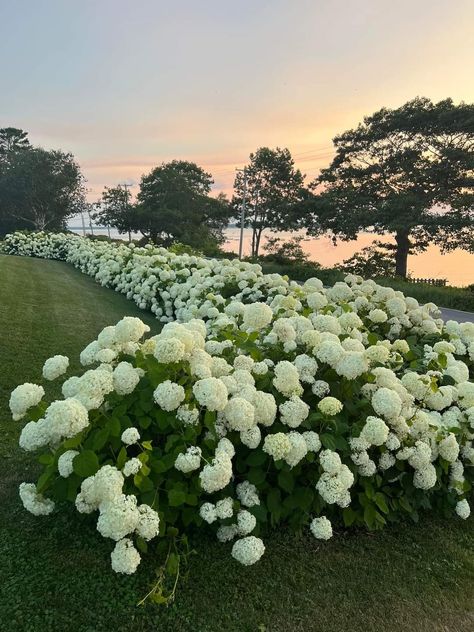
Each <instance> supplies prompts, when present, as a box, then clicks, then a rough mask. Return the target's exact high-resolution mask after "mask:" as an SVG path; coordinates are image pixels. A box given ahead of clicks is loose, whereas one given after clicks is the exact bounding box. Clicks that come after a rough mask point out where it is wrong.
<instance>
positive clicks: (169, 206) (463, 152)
mask: <svg viewBox="0 0 474 632" xmlns="http://www.w3.org/2000/svg"><path fill="white" fill-rule="evenodd" d="M333 142H334V151H335V156H334V158H333V160H332V162H331V163H330V165H328V167H326V168H324V169H322V170H321V173H320V174H319V175H318V176H317V177H316V178H315V179H314V180H313V181H311V182H309V183H307V182H306V180H305V175H304V174H303V173H301V171H300V170H299V169H297V168H296V167H295V164H294V160H293V158H292V156H291V153H290V151H289V150H288V149H286V148H276V149H272V148H268V147H261V148H259V149H257V150H256V151H255V152H254V153H252V154H250V157H249V161H248V163H247V165H246V166H245V168H244V169H243V170H241V171H239V172H237V173H236V178H235V182H234V194H233V197H232V199H230V200H229V199H228V198H227V197H226V196H225V195H224V194H223V193H220V194H218V195H217V196H215V195H211V189H212V186H213V184H214V181H213V178H212V175H211V174H210V173H207V172H206V171H205V170H204V169H203V168H201V167H199V166H198V165H196V164H195V163H192V162H188V161H183V160H173V161H171V162H168V163H163V164H161V165H159V166H157V167H156V168H154V169H153V170H152V171H151V172H150V173H148V174H145V175H143V176H142V178H141V181H140V187H139V191H138V194H137V195H136V198H135V199H134V200H133V199H132V196H131V193H130V191H129V189H128V188H127V186H125V185H119V186H116V187H106V188H105V189H104V191H103V193H102V196H101V199H100V200H99V201H98V202H97V203H95V204H93V205H91V204H89V203H87V202H86V200H85V195H84V191H85V186H84V178H83V176H82V175H81V172H80V169H79V166H78V165H77V163H76V162H75V161H74V159H73V157H72V155H71V154H68V153H64V152H62V151H46V150H44V149H42V148H38V147H33V146H31V145H30V143H29V141H28V138H27V134H26V133H25V132H23V131H22V130H18V129H15V128H4V129H2V130H0V232H1V233H3V234H4V233H6V232H8V231H11V230H14V229H18V228H25V229H34V230H44V229H46V230H59V229H64V228H65V226H66V220H67V218H68V217H71V216H72V215H74V214H77V213H78V212H81V211H88V212H90V213H91V214H92V216H93V217H94V219H95V220H96V221H98V222H100V223H103V224H105V225H107V226H111V227H114V228H116V229H117V230H118V231H119V232H120V233H124V234H125V233H131V232H138V233H141V234H142V235H143V238H144V239H145V240H148V241H152V242H154V243H157V244H162V245H164V246H171V245H173V244H176V243H181V244H186V245H188V246H190V247H192V248H196V249H198V250H200V251H201V252H204V253H205V254H216V252H218V249H219V246H220V245H221V244H222V243H223V241H224V234H223V231H224V229H225V228H226V227H227V226H228V224H229V223H230V222H231V221H234V222H235V223H236V225H237V226H239V225H240V224H239V221H240V219H239V218H240V210H241V208H242V205H243V204H245V208H246V213H245V220H244V225H245V226H246V227H249V228H250V229H251V231H252V241H251V257H252V258H259V257H261V254H262V253H261V251H262V243H263V241H262V236H263V234H264V233H268V232H271V233H278V232H281V231H298V230H301V229H303V230H304V231H306V234H307V235H308V236H319V235H322V234H328V235H330V236H331V237H332V238H333V240H334V241H336V240H339V239H340V240H350V239H355V238H356V237H357V234H358V233H359V232H361V231H369V232H372V233H374V234H376V235H381V236H382V235H390V236H391V237H392V238H393V242H394V243H383V242H377V243H376V244H375V245H374V246H372V247H370V248H366V249H364V251H362V252H361V253H357V254H356V255H354V257H352V258H351V259H350V260H348V261H347V262H344V264H345V268H346V269H350V270H351V271H353V272H358V273H362V274H366V275H370V276H399V277H406V275H407V258H408V255H409V254H415V253H419V252H422V251H423V250H425V249H426V248H427V246H428V245H430V244H436V245H438V246H439V247H440V248H441V250H442V251H443V252H445V251H449V250H453V249H455V248H462V249H465V250H469V251H471V252H472V251H474V105H471V104H465V103H460V104H458V105H456V104H454V103H453V101H452V100H451V99H446V100H444V101H440V102H439V103H433V102H432V101H430V100H429V99H426V98H416V99H414V100H412V101H409V102H408V103H406V104H405V105H403V106H401V107H399V108H397V109H392V110H391V109H387V108H383V109H381V110H379V111H378V112H375V113H374V114H373V115H371V116H368V117H365V118H364V120H363V121H362V122H361V123H360V124H359V125H358V126H357V127H356V128H355V129H352V130H348V131H346V132H343V133H342V134H340V135H338V136H336V137H335V138H334V141H333ZM264 249H265V252H266V255H265V257H266V259H267V260H271V261H273V262H274V263H275V264H278V263H283V262H285V261H295V262H299V263H302V262H304V259H305V256H304V254H303V250H302V248H301V244H300V243H299V240H298V239H294V240H290V241H286V242H284V241H282V240H281V239H280V238H278V237H273V238H271V239H270V240H267V243H266V245H265V247H264Z"/></svg>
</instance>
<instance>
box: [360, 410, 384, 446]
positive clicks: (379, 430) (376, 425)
mask: <svg viewBox="0 0 474 632" xmlns="http://www.w3.org/2000/svg"><path fill="white" fill-rule="evenodd" d="M389 431H390V429H389V427H388V426H387V424H386V423H385V422H384V420H383V419H379V418H378V417H372V416H371V415H369V416H368V417H367V419H366V420H365V425H364V427H363V428H362V432H361V434H360V436H361V438H362V439H363V440H365V441H367V443H369V444H370V445H377V446H379V445H383V444H384V443H385V442H386V441H387V439H388V435H389Z"/></svg>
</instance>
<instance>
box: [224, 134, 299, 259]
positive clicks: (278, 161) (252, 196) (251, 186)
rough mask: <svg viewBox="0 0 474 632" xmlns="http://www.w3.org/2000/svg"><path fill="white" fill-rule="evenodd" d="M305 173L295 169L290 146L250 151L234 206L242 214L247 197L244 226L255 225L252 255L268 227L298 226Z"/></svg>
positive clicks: (237, 183)
mask: <svg viewBox="0 0 474 632" xmlns="http://www.w3.org/2000/svg"><path fill="white" fill-rule="evenodd" d="M303 184H304V176H303V174H302V173H301V171H300V170H299V169H295V165H294V161H293V158H292V157H291V154H290V151H289V150H288V149H280V148H279V147H277V148H276V149H269V148H268V147H261V148H260V149H257V151H256V152H255V153H253V154H250V163H249V164H248V165H247V166H246V167H245V169H244V171H239V172H238V173H237V175H236V178H235V182H234V191H235V193H234V197H233V199H232V206H233V207H234V215H235V216H236V217H238V218H239V225H240V209H241V207H242V204H243V201H244V190H245V206H246V217H245V219H244V226H250V227H251V228H252V257H257V256H258V253H259V249H260V241H261V238H262V234H263V232H264V231H265V230H267V229H268V230H270V231H272V232H277V231H281V230H295V229H297V228H299V224H298V217H297V215H296V214H295V207H296V205H297V204H298V203H299V202H301V200H302V198H303V197H304V189H303Z"/></svg>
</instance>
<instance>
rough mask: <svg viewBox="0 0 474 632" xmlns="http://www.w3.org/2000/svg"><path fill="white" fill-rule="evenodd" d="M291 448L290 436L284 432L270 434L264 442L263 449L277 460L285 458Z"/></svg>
mask: <svg viewBox="0 0 474 632" xmlns="http://www.w3.org/2000/svg"><path fill="white" fill-rule="evenodd" d="M291 448H292V444H291V441H290V439H289V436H288V435H287V434H285V433H283V432H276V433H275V434H269V435H267V436H266V437H265V440H264V442H263V451H264V452H266V453H267V454H269V455H270V456H272V457H273V458H274V460H275V461H278V460H279V459H283V458H285V456H286V455H287V454H288V453H289V452H290V450H291Z"/></svg>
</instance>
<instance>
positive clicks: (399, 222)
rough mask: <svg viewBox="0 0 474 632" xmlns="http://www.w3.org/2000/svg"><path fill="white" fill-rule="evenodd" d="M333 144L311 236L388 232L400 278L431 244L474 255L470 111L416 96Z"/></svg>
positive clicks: (473, 109) (473, 111)
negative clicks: (410, 259) (410, 260)
mask: <svg viewBox="0 0 474 632" xmlns="http://www.w3.org/2000/svg"><path fill="white" fill-rule="evenodd" d="M334 145H335V148H336V156H335V158H334V159H333V161H332V163H331V165H330V166H329V167H328V168H327V169H323V170H322V172H321V174H320V176H319V177H318V178H316V180H315V181H314V182H313V183H312V186H313V189H314V190H315V191H318V190H319V193H318V194H317V195H316V196H315V198H313V200H312V202H311V205H312V208H313V212H312V213H311V214H309V215H308V216H307V227H308V230H309V233H310V234H317V233H320V232H321V231H322V230H329V231H331V232H332V234H333V236H334V238H341V239H344V240H349V239H354V238H355V237H356V236H357V233H358V232H359V231H370V232H373V233H375V234H379V235H382V234H391V235H393V236H394V238H395V242H396V248H395V269H396V274H397V275H399V276H403V277H405V276H406V274H407V258H408V254H409V253H415V252H421V251H423V250H425V249H426V248H427V246H428V245H429V244H431V243H434V244H437V245H439V246H440V248H441V250H442V251H449V250H452V249H454V248H463V249H468V250H471V251H472V250H474V231H473V227H474V105H469V104H465V103H461V104H459V105H455V104H454V103H453V101H452V100H451V99H446V100H444V101H440V102H439V103H436V104H435V103H432V102H431V101H430V100H429V99H426V98H416V99H414V100H412V101H409V102H408V103H406V104H405V105H403V106H401V107H400V108H397V109H394V110H389V109H387V108H383V109H381V110H379V111H378V112H375V114H373V115H372V116H368V117H366V118H364V121H363V123H361V124H360V125H359V126H358V127H357V128H356V129H352V130H349V131H347V132H344V133H343V134H340V135H339V136H337V137H336V138H335V139H334ZM321 187H322V191H321Z"/></svg>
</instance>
